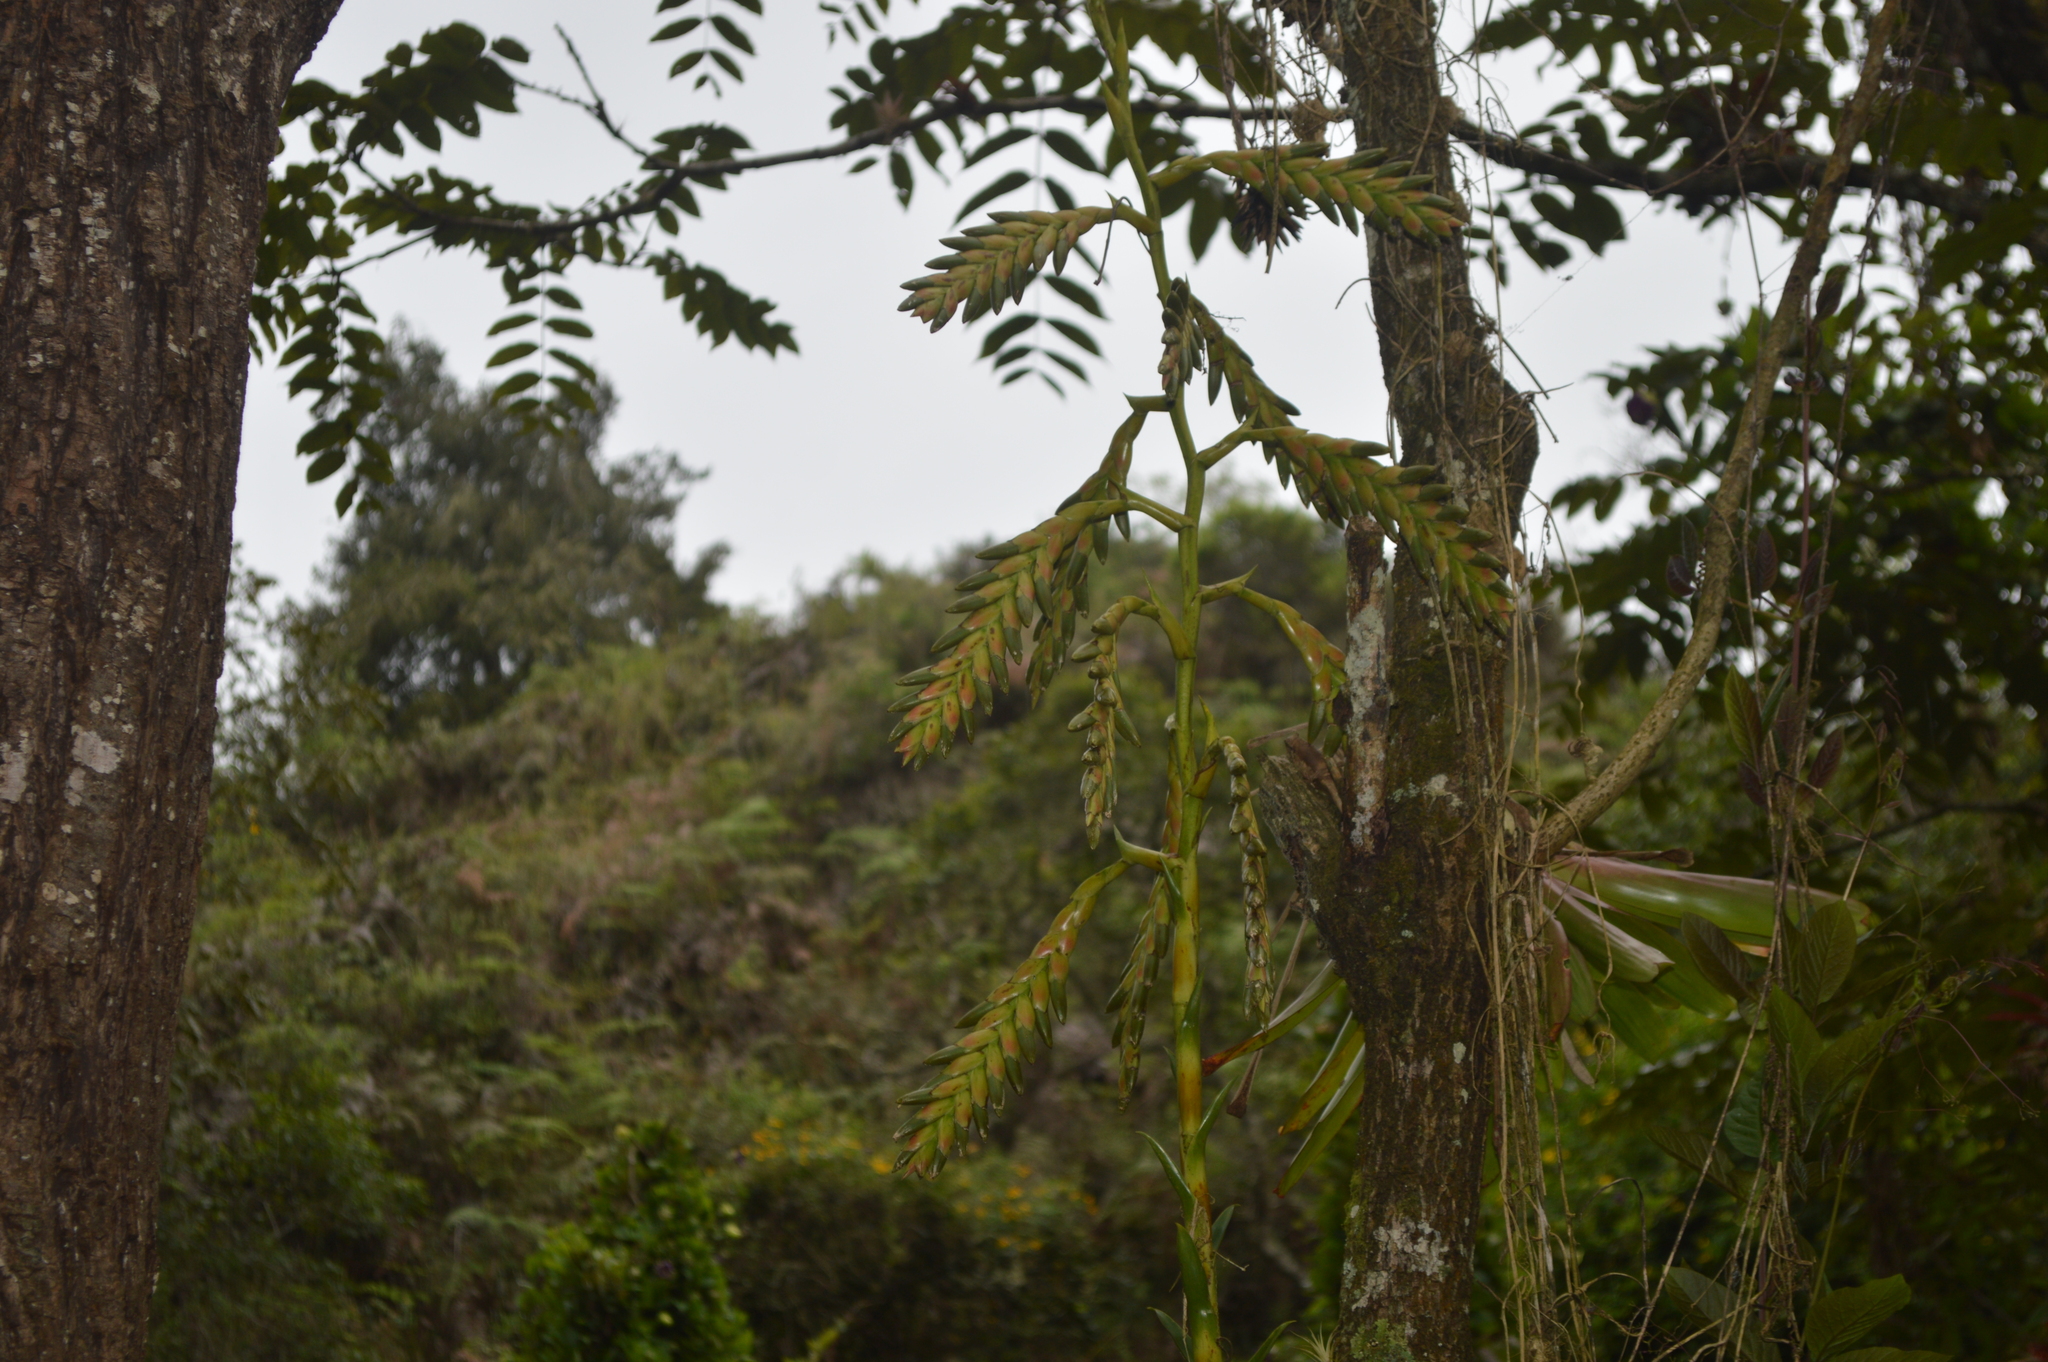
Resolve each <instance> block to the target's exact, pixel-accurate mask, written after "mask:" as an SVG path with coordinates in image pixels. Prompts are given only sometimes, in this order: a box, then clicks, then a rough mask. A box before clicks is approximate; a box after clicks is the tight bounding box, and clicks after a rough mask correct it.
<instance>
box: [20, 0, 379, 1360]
mask: <svg viewBox="0 0 2048 1362" xmlns="http://www.w3.org/2000/svg"><path fill="white" fill-rule="evenodd" d="M338 4H339V0H239V3H234V4H229V3H225V0H207V2H205V3H186V4H144V3H141V2H140V0H99V2H98V3H88V2H86V0H10V3H8V4H6V5H4V6H0V229H4V232H5V237H4V241H0V497H4V498H5V500H4V506H0V991H4V992H0V1356H5V1357H6V1358H8V1359H10V1362H31V1359H34V1360H36V1362H40V1360H41V1359H51V1360H52V1362H55V1360H56V1359H66V1362H77V1360H79V1359H93V1360H94V1362H103V1360H112V1359H128V1358H139V1357H141V1356H142V1352H143V1339H144V1334H145V1332H146V1328H147V1324H148V1316H149V1296H150V1291H151V1287H152V1285H153V1284H154V1280H155V1217H156V1200H157V1179H158V1167H159V1160H160V1153H161V1146H162V1143H163V1133H164V1119H165V1112H166V1107H167V1101H168V1084H167V1082H166V1074H165V1069H166V1066H167V1065H168V1064H169V1062H170V1059H171V1052H172V1038H173V1028H174V1026H175V1023H176V1016H177V1006H178V992H179V984H180V980H181V977H182V975H183V972H184V965H185V951H186V945H187V942H188V939H189V937H190V934H191V924H192V900H193V893H194V886H195V880H196V875H197V871H198V866H199V858H200V852H201V849H202V847H203V844H204V841H205V836H206V805H207V786H208V778H209V771H210V767H211V764H212V755H213V729H214V704H213V688H214V682H215V680H216V679H217V677H218V676H219V673H220V666H221V646H222V629H223V612H224V600H225V593H226V585H227V577H228V567H229V544H230V539H229V536H230V529H231V527H230V515H231V512H232V511H233V508H234V492H235V463H236V457H237V453H238V450H239V444H240V435H241V424H242V393H243V387H244V384H245V382H246V378H247V372H248V358H249V347H248V338H247V322H248V315H249V289H250V283H251V279H252V277H253V274H254V271H255V263H256V242H257V229H258V225H259V223H260V222H261V220H262V215H263V211H264V204H265V180H266V168H267V166H268V164H269V161H270V158H271V155H272V152H273V151H274V150H275V148H276V144H277V112H278V109H279V106H280V105H281V103H282V102H283V99H284V95H285V93H286V90H287V89H288V87H289V84H290V82H291V79H292V77H293V75H294V73H295V72H296V71H297V70H298V68H299V67H300V65H301V64H303V62H304V61H305V59H306V57H307V56H308V55H309V54H310V53H311V51H312V48H313V44H314V43H315V42H316V41H318V39H319V37H320V35H321V33H322V32H324V31H325V29H326V25H327V21H328V19H329V18H330V17H331V16H332V14H333V11H334V9H335V8H336V7H337V5H338Z"/></svg>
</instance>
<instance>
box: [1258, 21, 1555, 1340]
mask: <svg viewBox="0 0 2048 1362" xmlns="http://www.w3.org/2000/svg"><path fill="white" fill-rule="evenodd" d="M1338 29H1339V32H1340V33H1341V35H1342V38H1343V49H1342V51H1341V52H1340V53H1338V54H1337V56H1338V58H1339V63H1340V66H1341V68H1342V71H1343V75H1344V78H1345V81H1346V84H1347V86H1348V88H1349V90H1350V91H1351V96H1350V97H1351V100H1352V114H1353V117H1354V118H1355V120H1356V125H1357V130H1358V138H1359V144H1360V145H1361V146H1377V147H1387V148H1390V149H1391V150H1392V152H1393V154H1394V155H1395V156H1396V157H1397V158H1400V159H1404V160H1405V159H1409V158H1411V157H1412V158H1413V160H1414V161H1415V163H1416V166H1415V168H1416V172H1417V173H1428V174H1434V175H1436V176H1437V183H1438V188H1439V191H1440V192H1443V193H1447V194H1449V193H1451V192H1452V190H1453V184H1452V179H1451V174H1450V172H1451V164H1452V163H1451V159H1450V156H1449V154H1448V149H1447V143H1446V133H1447V131H1448V129H1449V128H1450V126H1451V125H1452V124H1453V123H1454V122H1455V121H1456V119H1457V112H1456V110H1455V108H1454V107H1452V106H1451V105H1450V103H1449V102H1448V101H1447V100H1446V99H1445V98H1444V97H1443V93H1442V88H1441V84H1440V79H1439V74H1438V69H1437V63H1436V50H1435V28H1434V16H1433V14H1432V13H1431V12H1430V8H1429V6H1428V4H1427V0H1340V4H1339V7H1338ZM1371 283H1372V300H1373V316H1374V318H1375V321H1376V323H1377V327H1378V333H1379V339H1380V352H1381V362H1382V367H1383V369H1384V371H1385V375H1386V383H1387V388H1388V391H1389V393H1390V395H1391V399H1392V405H1393V415H1394V420H1395V424H1396V426H1397V428H1398V429H1399V432H1400V436H1401V442H1402V461H1403V462H1404V463H1411V464H1413V463H1426V464H1434V465H1436V466H1437V467H1438V468H1439V469H1440V470H1442V471H1441V473H1440V477H1441V478H1442V480H1443V481H1446V482H1449V483H1451V484H1452V485H1453V486H1454V487H1456V488H1457V490H1458V496H1459V498H1460V500H1463V501H1465V502H1466V503H1467V504H1468V505H1470V506H1471V507H1472V512H1473V514H1472V520H1473V523H1474V524H1475V525H1477V526H1480V527H1482V528H1485V529H1488V530H1492V531H1494V532H1496V533H1502V532H1505V531H1506V530H1508V529H1509V528H1510V527H1512V525H1513V524H1514V518H1515V516H1516V514H1517V513H1518V511H1519V507H1520V503H1521V497H1522V493H1523V491H1524V489H1525V487H1526V485H1527V482H1528V477H1529V473H1530V470H1531V468H1532V467H1533V465H1534V463H1535V457H1536V452H1537V445H1536V432H1535V424H1534V419H1533V416H1532V414H1531V412H1530V410H1529V408H1528V404H1527V402H1526V400H1525V399H1524V398H1522V397H1521V396H1519V395H1518V394H1516V393H1515V392H1514V391H1513V390H1512V389H1511V388H1509V387H1508V385H1507V384H1506V383H1505V382H1504V380H1503V379H1502V378H1501V375H1500V374H1499V372H1498V371H1497V370H1496V369H1495V367H1494V365H1493V363H1492V362H1491V360H1490V359H1489V357H1488V346H1487V339H1488V335H1489V332H1490V330H1491V327H1490V325H1489V324H1488V323H1487V322H1486V320H1485V319H1484V318H1483V317H1482V316H1481V315H1480V313H1479V311H1478V309H1477V307H1475V306H1474V304H1473V300H1472V298H1471V295H1470V288H1469V280H1468V277H1467V271H1466V264H1465V260H1464V258H1463V257H1462V255H1461V254H1460V253H1459V251H1458V249H1457V248H1455V247H1448V248H1447V247H1441V246H1436V245H1432V244H1424V243H1418V242H1413V241H1409V240H1407V239H1405V238H1403V239H1397V238H1393V237H1377V238H1375V239H1374V241H1373V244H1372V263H1371ZM1347 540H1348V548H1349V554H1350V565H1349V566H1350V572H1349V575H1350V586H1351V612H1352V613H1351V627H1350V638H1349V643H1348V650H1347V652H1348V656H1347V662H1346V668H1347V673H1348V675H1349V679H1350V695H1349V700H1350V714H1349V717H1348V719H1347V724H1346V727H1347V738H1348V741H1347V743H1346V747H1345V750H1344V752H1343V754H1342V759H1341V760H1340V761H1339V763H1338V765H1337V766H1336V768H1335V769H1333V770H1331V771H1330V772H1329V773H1328V774H1327V776H1322V775H1321V774H1320V773H1316V772H1313V771H1311V770H1309V769H1307V768H1310V767H1312V766H1314V765H1315V764H1316V763H1315V758H1314V755H1313V754H1312V753H1309V752H1307V751H1305V750H1304V749H1300V748H1296V749H1294V750H1293V752H1292V753H1291V755H1290V756H1289V757H1287V758H1283V759H1281V760H1279V761H1275V762H1271V763H1269V764H1268V768H1267V776H1266V786H1267V789H1268V791H1269V794H1270V796H1271V797H1270V799H1269V807H1270V808H1271V810H1272V813H1273V815H1274V821H1275V824H1276V828H1275V830H1276V833H1277V835H1278V838H1279V840H1280V842H1281V845H1282V847H1283V849H1284V850H1285V851H1286V852H1287V853H1288V856H1289V859H1290V861H1291V862H1293V864H1294V866H1295V869H1296V874H1297V877H1298V879H1299V882H1300V883H1301V884H1302V885H1303V886H1304V889H1305V891H1306V893H1307V896H1308V897H1309V899H1310V901H1311V902H1312V904H1313V907H1314V911H1315V913H1316V921H1317V926H1318V930H1319V931H1320V932H1321V933H1322V936H1323V939H1324V941H1325V942H1326V944H1327V946H1328V949H1329V951H1330V953H1331V956H1332V958H1333V959H1334V960H1335V962H1336V964H1337V968H1338V970H1339V972H1340V973H1341V974H1342V975H1343V977H1344V980H1345V982H1346V984H1347V985H1348V986H1349V989H1350V993H1351V1001H1352V1006H1353V1008H1354V1010H1355V1011H1356V1013H1357V1015H1358V1017H1359V1020H1360V1023H1361V1025H1362V1026H1363V1028H1364V1033H1365V1073H1366V1074H1367V1075H1368V1079H1367V1085H1366V1090H1365V1097H1364V1101H1363V1103H1362V1105H1361V1107H1360V1111H1359V1140H1358V1154H1357V1163H1356V1166H1355V1172H1354V1174H1353V1177H1352V1183H1351V1189H1350V1196H1349V1198H1348V1201H1347V1205H1346V1209H1345V1216H1346V1219H1345V1249H1344V1267H1343V1275H1342V1279H1341V1287H1340V1292H1341V1300H1340V1301H1339V1303H1338V1305H1339V1329H1338V1335H1337V1340H1336V1342H1337V1345H1338V1347H1337V1356H1339V1357H1342V1358H1346V1359H1357V1360H1358V1362H1365V1360H1366V1359H1372V1360H1373V1362H1380V1360H1382V1359H1418V1360H1419V1362H1463V1359H1468V1358H1470V1357H1471V1355H1472V1337H1471V1328H1470V1322H1469V1315H1470V1307H1471V1295H1472V1250H1473V1244H1474V1239H1475V1236H1476V1232H1477V1228H1478V1218H1479V1212H1480V1185H1479V1184H1480V1165H1481V1159H1482V1156H1483V1153H1484V1148H1485V1144H1486V1139H1487V1133H1488V1121H1489V1118H1490V1115H1491V1111H1492V1100H1491V1099H1492V1093H1493V1061H1494V1054H1493V1046H1492V1044H1491V1043H1490V1030H1491V1028H1490V1024H1489V1020H1488V1008H1489V1003H1490V996H1489V987H1488V974H1487V944H1488V932H1489V924H1490V916H1491V910H1492V903H1493V899H1494V896H1495V894H1496V892H1497V890H1496V886H1495V884H1494V882H1493V881H1494V875H1495V861H1494V853H1495V850H1496V848H1497V847H1498V845H1499V831H1500V827H1501V817H1502V809H1501V799H1502V796H1503V793H1504V790H1503V784H1502V777H1503V774H1504V772H1503V763H1504V757H1503V754H1502V738H1503V734H1504V724H1505V719H1504V693H1503V686H1504V678H1505V672H1506V668H1505V662H1506V656H1507V653H1506V647H1505V645H1504V643H1503V642H1502V641H1501V640H1499V639H1497V638H1495V637H1493V636H1492V635H1490V634H1487V633H1485V632H1484V631H1482V630H1480V629H1478V628H1476V627H1475V626H1474V625H1473V624H1472V623H1471V621H1470V620H1469V619H1468V618H1467V617H1466V616H1465V615H1464V614H1463V612H1462V611H1460V610H1458V609H1457V608H1456V607H1454V606H1450V605H1447V604H1443V603H1442V600H1441V597H1440V595H1439V593H1438V592H1437V590H1436V588H1435V587H1434V586H1433V585H1432V583H1431V582H1430V581H1429V579H1428V577H1427V575H1426V572H1425V571H1424V570H1423V569H1422V568H1421V567H1420V566H1419V565H1418V564H1417V562H1416V561H1415V559H1414V558H1413V556H1411V555H1408V554H1401V555H1399V556H1398V558H1397V560H1396V561H1395V563H1394V565H1393V567H1392V568H1391V570H1390V569H1389V568H1388V567H1387V566H1386V563H1385V561H1384V557H1383V553H1382V548H1381V543H1380V539H1379V535H1378V532H1377V531H1376V530H1374V529H1373V528H1372V527H1371V526H1370V525H1369V524H1366V523H1363V522H1360V523H1358V524H1355V525H1353V526H1352V528H1351V530H1350V532H1349V534H1348V536H1347ZM1501 556H1503V557H1506V556H1508V555H1507V554H1506V553H1504V552H1503V553H1502V555H1501ZM1305 777H1306V778H1305ZM1317 805H1321V806H1322V807H1320V808H1318V807H1316V806H1317Z"/></svg>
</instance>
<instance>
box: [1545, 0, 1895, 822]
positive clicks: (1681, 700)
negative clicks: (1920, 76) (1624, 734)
mask: <svg viewBox="0 0 2048 1362" xmlns="http://www.w3.org/2000/svg"><path fill="white" fill-rule="evenodd" d="M1898 12H1899V0H1885V6H1884V8H1883V9H1881V10H1879V11H1878V13H1877V16H1876V17H1875V18H1874V19H1872V20H1871V24H1870V47H1869V50H1868V51H1867V52H1866V53H1865V54H1864V59H1863V73H1862V77H1861V79H1860V80H1859V81H1858V83H1857V87H1856V95H1855V98H1854V99H1852V100H1851V101H1850V103H1849V108H1848V111H1847V113H1846V114H1845V116H1844V117H1843V119H1842V123H1841V128H1840V132H1839V134H1838V135H1837V137H1836V140H1835V149H1834V151H1833V153H1832V154H1831V155H1830V156H1829V157H1828V164H1827V170H1826V171H1825V172H1824V173H1823V175H1822V176H1821V182H1820V189H1819V190H1818V192H1817V193H1816V194H1815V195H1814V202H1813V208H1812V211H1811V213H1810V214H1809V216H1808V218H1807V223H1806V231H1805V233H1804V234H1803V235H1802V236H1801V238H1800V241H1799V249H1798V251H1797V253H1796V254H1795V255H1794V256H1793V258H1792V268H1791V271H1790V273H1789V274H1788V275H1787V276H1786V279H1785V288H1784V291H1783V292H1782V293H1780V294H1779V295H1778V307H1777V311H1776V312H1775V313H1774V314H1773V315H1772V317H1771V325H1770V329H1769V330H1768V331H1767V332H1766V333H1765V335H1764V341H1763V345H1762V347H1761V348H1760V349H1759V351H1758V353H1757V360H1756V374H1755V376H1754V378H1753V379H1752V381H1751V383H1750V389H1749V397H1748V399H1747V400H1746V401H1745V402H1744V403H1743V405H1742V414H1741V416H1740V417H1739V418H1738V420H1737V424H1736V428H1735V439H1734V442H1733V444H1732V446H1731V448H1730V449H1729V452H1728V463H1727V466H1726V467H1725V468H1724V469H1723V470H1722V473H1721V486H1720V488H1719V490H1717V491H1716V492H1715V494H1714V501H1713V506H1712V509H1711V512H1710V514H1709V515H1708V517H1707V528H1706V543H1705V546H1704V548H1705V552H1704V555H1703V556H1704V557H1705V560H1706V564H1705V567H1706V570H1705V573H1704V574H1703V580H1702V581H1701V584H1700V594H1699V603H1698V605H1697V606H1696V607H1695V608H1694V611H1693V632H1692V637H1691V638H1690V639H1689V640H1687V642H1686V645H1685V652H1684V653H1683V654H1681V655H1680V657H1679V659H1678V665H1677V666H1676V667H1674V668H1673V669H1672V672H1671V676H1670V678H1669V679H1668V680H1667V681H1666V682H1665V684H1664V689H1663V691H1662V692H1661V693H1660V694H1659V695H1658V696H1657V699H1656V701H1655V703H1653V704H1652V705H1651V706H1650V712H1649V713H1648V714H1647V715H1645V716H1644V718H1643V722H1642V724H1641V725H1640V726H1639V727H1638V728H1637V729H1636V731H1635V732H1634V733H1632V734H1630V735H1629V740H1628V742H1627V743H1626V744H1624V745H1623V747H1622V749H1621V751H1620V752H1619V753H1618V754H1617V755H1616V756H1615V758H1614V760H1613V761H1612V762H1610V763H1609V764H1608V766H1607V769H1605V770H1604V771H1602V772H1601V773H1600V774H1599V775H1598V776H1596V777H1594V778H1593V781H1592V783H1591V784H1589V785H1587V786H1586V788H1585V789H1584V790H1582V791H1580V792H1579V794H1578V795H1577V796H1576V797H1575V798H1573V800H1572V801H1571V802H1570V803H1569V804H1567V805H1566V806H1565V808H1564V810H1563V812H1561V813H1558V814H1554V815H1552V816H1551V817H1550V818H1547V819H1545V820H1544V822H1543V826H1542V827H1540V828H1538V829H1537V845H1536V857H1535V859H1536V860H1537V861H1538V862H1542V861H1545V860H1547V859H1549V858H1550V857H1551V856H1553V855H1555V854H1556V853H1557V851H1558V850H1559V849H1560V848H1561V847H1563V846H1564V844H1565V843H1566V842H1569V841H1571V840H1573V839H1574V838H1577V837H1581V836H1583V835H1584V833H1585V830H1586V829H1587V828H1588V827H1590V826H1591V825H1592V824H1593V822H1594V820H1595V819H1597V818H1599V817H1600V815H1601V814H1603V813H1605V812H1607V810H1608V809H1609V808H1610V807H1612V806H1613V804H1614V802H1615V801H1616V800H1617V799H1619V798H1621V796H1622V794H1623V793H1624V792H1626V791H1627V789H1628V788H1629V786H1630V785H1631V784H1633V783H1634V781H1635V779H1636V777H1637V776H1639V775H1641V774H1642V772H1643V771H1644V769H1645V768H1647V767H1648V766H1649V764H1650V762H1651V760H1652V758H1654V757H1655V756H1656V754H1657V748H1658V746H1659V745H1660V744H1662V743H1663V741H1664V739H1665V738H1666V737H1667V736H1668V735H1669V734H1670V732H1671V730H1672V729H1673V728H1674V727H1676V726H1677V723H1678V718H1679V716H1680V715H1681V714H1683V713H1684V712H1685V707H1686V705H1687V704H1688V703H1689V702H1690V701H1691V699H1692V695H1693V691H1694V690H1695V689H1697V688H1698V686H1699V683H1700V678H1701V677H1702V676H1704V675H1705V674H1706V670H1707V666H1708V664H1709V663H1711V662H1712V661H1713V658H1714V653H1715V649H1716V647H1717V645H1718V644H1719V642H1720V637H1721V611H1722V609H1723V608H1724V607H1725V606H1726V605H1727V603H1728V579H1729V575H1730V569H1731V567H1732V565H1733V562H1734V558H1735V523H1736V520H1737V518H1738V517H1739V516H1740V514H1741V511H1742V508H1743V506H1744V505H1745V504H1746V502H1747V500H1748V496H1749V475H1750V469H1751V467H1752V465H1753V464H1754V463H1755V462H1756V456H1757V450H1758V448H1759V447H1760V446H1761V444H1762V442H1763V433H1764V422H1765V417H1766V415H1767V414H1768V412H1769V410H1770V405H1771V398H1772V396H1773V395H1774V394H1775V393H1776V391H1777V387H1778V374H1779V372H1780V371H1781V370H1782V369H1783V368H1784V363H1785V351H1786V348H1787V347H1788V346H1789V345H1790V344H1791V341H1792V337H1793V334H1794V333H1795V332H1796V331H1797V330H1798V329H1799V327H1800V324H1801V322H1802V320H1803V318H1804V315H1805V308H1806V294H1807V290H1808V289H1809V288H1811V287H1812V285H1813V279H1814V275H1815V274H1816V273H1818V272H1819V269H1820V261H1821V255H1822V254H1823V252H1825V251H1826V249H1827V245H1828V242H1829V241H1830V240H1831V239H1832V237H1833V234H1834V217H1835V205H1836V204H1837V203H1838V202H1840V200H1841V197H1842V190H1843V188H1844V187H1845V186H1846V185H1847V183H1848V178H1849V168H1850V165H1851V156H1852V154H1853V152H1854V151H1855V148H1856V146H1857V144H1858V143H1860V142H1861V141H1862V139H1863V131H1864V129H1865V128H1866V127H1867V126H1868V125H1869V123H1870V119H1871V114H1872V112H1873V110H1874V108H1875V105H1876V102H1877V96H1878V87H1879V85H1880V77H1881V76H1882V74H1883V71H1884V62H1885V53H1886V52H1887V50H1888V49H1889V48H1890V45H1891V34H1892V28H1893V26H1894V24H1895V23H1896V22H1897V19H1898Z"/></svg>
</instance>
